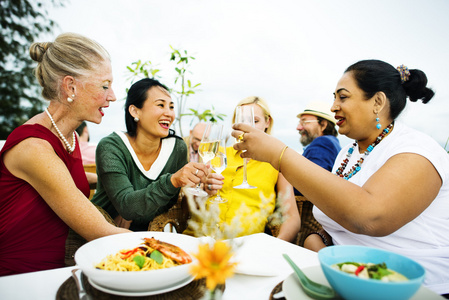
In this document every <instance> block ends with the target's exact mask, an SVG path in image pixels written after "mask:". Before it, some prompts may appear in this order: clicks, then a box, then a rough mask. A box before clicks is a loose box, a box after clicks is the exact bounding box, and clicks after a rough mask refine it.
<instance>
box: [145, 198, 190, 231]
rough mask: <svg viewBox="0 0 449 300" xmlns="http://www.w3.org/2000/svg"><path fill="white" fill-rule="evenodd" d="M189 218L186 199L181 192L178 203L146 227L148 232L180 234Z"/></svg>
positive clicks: (185, 227)
mask: <svg viewBox="0 0 449 300" xmlns="http://www.w3.org/2000/svg"><path fill="white" fill-rule="evenodd" d="M189 218H190V212H189V206H188V204H187V197H186V196H185V195H184V193H183V192H182V191H181V192H180V193H179V196H178V202H176V204H175V205H173V206H172V207H171V208H170V209H169V210H168V211H166V212H165V213H163V214H160V215H159V216H157V217H155V218H154V219H153V221H151V222H150V224H149V226H148V231H166V232H167V231H168V232H177V233H182V232H184V230H186V229H187V221H188V219H189Z"/></svg>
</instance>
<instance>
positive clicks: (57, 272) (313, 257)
mask: <svg viewBox="0 0 449 300" xmlns="http://www.w3.org/2000/svg"><path fill="white" fill-rule="evenodd" d="M234 242H235V244H236V245H237V250H236V255H235V259H236V261H237V262H238V265H237V269H236V273H235V274H234V275H233V276H232V277H230V278H228V279H227V280H226V284H225V290H224V293H223V297H222V299H223V300H231V299H263V300H269V299H276V298H279V299H284V298H282V296H284V295H283V294H278V295H275V296H278V297H275V298H273V291H274V289H275V288H276V287H278V286H279V284H280V283H282V282H283V281H284V280H285V279H286V278H287V277H289V276H293V275H292V273H293V270H292V268H291V267H290V265H289V264H288V263H287V262H286V261H285V259H284V258H283V256H282V254H284V253H286V254H287V255H288V256H290V258H291V259H292V260H293V261H294V262H295V263H296V264H297V265H298V266H299V267H300V268H302V269H307V268H309V269H310V268H320V266H319V260H318V255H317V253H316V252H313V251H310V250H307V249H305V248H303V247H300V246H297V245H295V244H293V243H289V242H286V241H283V240H281V239H278V238H275V237H272V236H270V235H267V234H265V233H257V234H253V235H248V236H244V237H239V238H236V239H235V241H234ZM75 268H77V266H73V267H65V268H59V269H53V270H47V271H38V272H31V273H25V274H19V275H10V276H3V277H0V299H3V300H9V299H11V300H12V299H14V300H18V299H24V300H25V299H26V300H29V299H57V297H56V295H57V292H58V289H60V287H61V285H62V284H63V283H64V282H65V281H66V280H67V279H68V278H70V276H71V275H72V274H71V273H72V272H71V271H72V269H75ZM318 271H319V272H321V270H318ZM429 295H431V296H433V297H431V298H434V299H439V295H437V294H434V293H433V292H430V290H427V289H426V288H425V287H421V288H420V293H418V294H415V296H414V297H413V298H412V299H414V300H415V299H421V297H426V298H428V297H429ZM298 299H308V298H302V297H300V298H298ZM422 299H425V298H422ZM287 300H290V299H288V298H287Z"/></svg>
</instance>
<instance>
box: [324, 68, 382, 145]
mask: <svg viewBox="0 0 449 300" xmlns="http://www.w3.org/2000/svg"><path fill="white" fill-rule="evenodd" d="M375 97H376V96H374V97H372V98H370V99H365V94H364V92H363V90H361V89H360V88H359V87H358V85H357V83H356V81H355V79H354V77H353V75H352V72H347V73H345V74H343V76H342V77H341V79H340V81H338V84H337V87H336V89H335V92H334V104H333V106H332V109H331V110H332V112H333V113H335V119H337V125H338V127H339V128H338V132H339V133H340V134H344V135H346V136H347V137H349V138H352V139H356V140H358V141H363V140H366V139H368V140H371V139H372V138H371V137H372V136H374V137H377V135H378V134H379V130H378V129H377V128H376V114H375V113H374V112H375V111H376V103H375V99H374V98H375Z"/></svg>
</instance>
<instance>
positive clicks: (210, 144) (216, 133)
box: [186, 122, 223, 197]
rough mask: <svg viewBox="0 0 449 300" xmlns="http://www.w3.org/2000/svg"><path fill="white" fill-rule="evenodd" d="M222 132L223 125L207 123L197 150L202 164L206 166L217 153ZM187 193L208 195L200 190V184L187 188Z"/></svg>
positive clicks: (201, 195)
mask: <svg viewBox="0 0 449 300" xmlns="http://www.w3.org/2000/svg"><path fill="white" fill-rule="evenodd" d="M222 132H223V125H222V124H217V123H210V122H209V123H207V125H206V129H205V130H204V134H203V139H202V140H201V143H200V146H199V148H198V154H199V155H200V156H201V158H202V159H203V163H204V164H207V163H208V162H209V161H210V160H211V159H212V158H214V157H215V154H216V153H217V151H218V146H219V144H220V139H221V133H222ZM186 191H187V192H189V193H191V194H192V195H195V196H200V197H206V196H207V195H208V194H207V193H206V192H205V191H203V190H202V189H200V184H198V185H197V186H196V187H194V188H187V189H186Z"/></svg>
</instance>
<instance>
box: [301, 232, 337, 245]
mask: <svg viewBox="0 0 449 300" xmlns="http://www.w3.org/2000/svg"><path fill="white" fill-rule="evenodd" d="M312 234H317V235H319V236H320V238H321V240H322V241H323V243H324V245H326V246H330V245H332V244H330V243H329V241H328V240H327V237H326V236H325V235H324V234H322V233H321V232H318V231H316V232H311V233H309V234H308V235H307V237H308V236H310V235H312ZM307 237H306V238H307Z"/></svg>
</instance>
